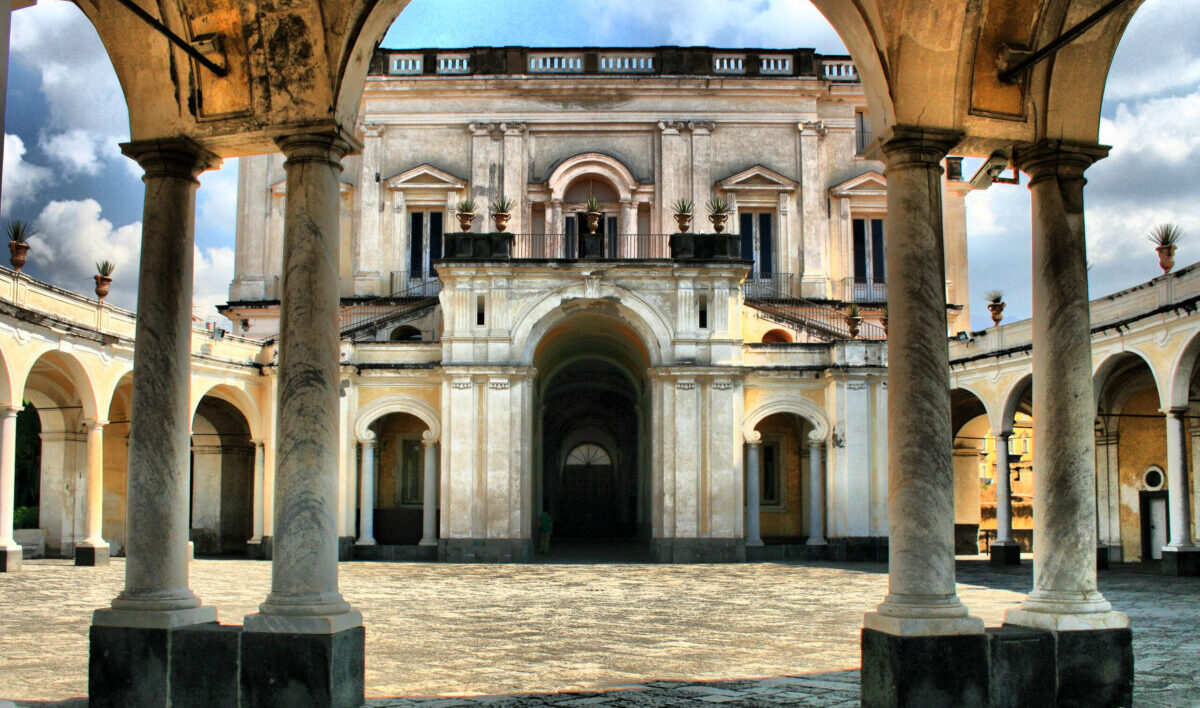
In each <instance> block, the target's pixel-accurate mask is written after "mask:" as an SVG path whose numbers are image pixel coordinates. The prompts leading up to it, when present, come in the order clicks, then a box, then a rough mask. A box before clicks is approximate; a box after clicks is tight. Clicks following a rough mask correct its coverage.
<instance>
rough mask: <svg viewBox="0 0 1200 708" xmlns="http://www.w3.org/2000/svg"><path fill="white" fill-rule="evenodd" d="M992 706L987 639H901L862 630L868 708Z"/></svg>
mask: <svg viewBox="0 0 1200 708" xmlns="http://www.w3.org/2000/svg"><path fill="white" fill-rule="evenodd" d="M987 704H988V663H987V640H986V638H985V636H984V635H983V634H953V635H943V636H933V637H898V636H895V635H892V634H886V633H884V632H877V631H875V630H873V629H866V628H864V629H863V630H862V705H863V706H864V708H882V707H885V706H886V707H892V706H896V707H899V706H909V707H912V706H920V707H921V708H942V707H943V706H944V707H945V708H951V707H954V708H972V707H974V706H979V707H981V708H983V707H985V706H987Z"/></svg>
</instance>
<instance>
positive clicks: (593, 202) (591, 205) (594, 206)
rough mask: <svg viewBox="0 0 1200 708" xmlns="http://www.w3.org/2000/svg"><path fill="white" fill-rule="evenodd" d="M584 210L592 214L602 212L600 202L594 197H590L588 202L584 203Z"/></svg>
mask: <svg viewBox="0 0 1200 708" xmlns="http://www.w3.org/2000/svg"><path fill="white" fill-rule="evenodd" d="M583 210H584V211H590V212H598V211H600V200H599V199H597V198H596V197H595V196H594V195H589V196H588V198H587V201H586V202H584V203H583Z"/></svg>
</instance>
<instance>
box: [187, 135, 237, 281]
mask: <svg viewBox="0 0 1200 708" xmlns="http://www.w3.org/2000/svg"><path fill="white" fill-rule="evenodd" d="M237 185H238V161H237V160H236V159H232V160H226V161H225V164H224V165H223V166H222V167H221V169H219V170H210V171H209V172H205V173H203V174H201V175H200V189H199V190H198V191H197V192H196V240H197V241H198V242H211V241H213V240H220V241H224V242H226V243H233V235H234V231H235V230H236V228H237ZM229 278H230V280H232V279H233V271H232V270H231V271H230V273H229Z"/></svg>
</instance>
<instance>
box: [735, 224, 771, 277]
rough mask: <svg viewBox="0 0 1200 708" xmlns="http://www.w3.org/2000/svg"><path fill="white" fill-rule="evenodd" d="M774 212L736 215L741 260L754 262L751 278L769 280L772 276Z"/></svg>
mask: <svg viewBox="0 0 1200 708" xmlns="http://www.w3.org/2000/svg"><path fill="white" fill-rule="evenodd" d="M774 217H775V214H774V212H769V211H741V212H739V213H738V228H739V232H740V233H741V235H742V258H744V259H746V260H750V261H754V265H753V266H751V268H750V277H751V278H769V277H771V275H772V274H774V272H775V269H774V267H773V261H774V259H773V251H774V248H775V242H774V240H773V235H774V229H773V219H774Z"/></svg>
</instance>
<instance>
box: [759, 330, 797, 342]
mask: <svg viewBox="0 0 1200 708" xmlns="http://www.w3.org/2000/svg"><path fill="white" fill-rule="evenodd" d="M762 340H763V344H790V343H791V341H792V335H790V334H788V333H787V332H786V331H785V330H782V329H773V330H771V331H770V332H767V333H766V334H764V335H763V338H762Z"/></svg>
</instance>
